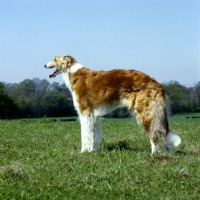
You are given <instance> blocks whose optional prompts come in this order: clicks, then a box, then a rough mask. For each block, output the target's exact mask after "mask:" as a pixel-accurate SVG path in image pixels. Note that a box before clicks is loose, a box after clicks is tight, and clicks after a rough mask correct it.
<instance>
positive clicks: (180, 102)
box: [162, 81, 188, 113]
mask: <svg viewBox="0 0 200 200" xmlns="http://www.w3.org/2000/svg"><path fill="white" fill-rule="evenodd" d="M162 85H163V88H164V90H165V93H166V94H167V95H168V97H169V99H170V102H171V107H172V113H180V112H187V111H188V90H187V88H186V87H185V86H182V85H180V84H179V83H178V82H177V81H170V82H167V83H163V84H162Z"/></svg>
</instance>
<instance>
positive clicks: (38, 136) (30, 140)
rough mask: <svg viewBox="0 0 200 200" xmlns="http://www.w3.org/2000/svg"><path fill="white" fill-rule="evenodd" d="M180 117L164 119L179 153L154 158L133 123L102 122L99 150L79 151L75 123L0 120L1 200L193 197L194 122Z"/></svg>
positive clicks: (196, 179)
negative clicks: (179, 141)
mask: <svg viewBox="0 0 200 200" xmlns="http://www.w3.org/2000/svg"><path fill="white" fill-rule="evenodd" d="M187 116H188V115H179V116H174V117H172V118H171V120H170V121H171V124H170V128H171V130H172V131H174V132H175V133H177V134H178V135H180V136H181V138H182V144H181V145H180V146H179V148H178V149H177V150H175V151H174V152H173V153H171V154H165V153H164V152H163V151H161V153H160V154H158V155H155V156H151V155H150V151H151V149H150V142H149V139H148V137H147V135H145V134H144V133H143V132H142V130H141V129H140V128H139V127H138V126H137V124H136V123H135V121H134V120H133V119H123V120H117V119H116V120H114V119H104V120H102V129H103V140H102V142H101V148H100V150H99V151H96V152H92V153H83V154H81V153H80V148H81V144H80V125H79V123H78V122H77V121H75V122H62V121H58V120H57V121H56V122H54V121H52V120H50V119H32V120H10V121H8V120H3V121H0V199H2V200H4V199H17V200H18V199H84V200H90V199H95V200H97V199H106V200H107V199H109V200H110V199H111V200H112V199H117V200H118V199H133V200H134V199H151V200H152V199H153V200H155V199H159V200H164V199H166V200H169V199H173V200H174V199H200V118H199V119H198V118H191V116H196V115H190V117H189V118H186V117H187ZM197 116H198V115H197ZM161 147H162V146H161ZM161 149H162V148H161Z"/></svg>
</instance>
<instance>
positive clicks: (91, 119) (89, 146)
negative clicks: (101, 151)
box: [80, 114, 101, 152]
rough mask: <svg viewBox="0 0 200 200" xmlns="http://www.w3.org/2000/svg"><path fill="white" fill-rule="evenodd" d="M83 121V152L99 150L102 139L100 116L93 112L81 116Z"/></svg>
mask: <svg viewBox="0 0 200 200" xmlns="http://www.w3.org/2000/svg"><path fill="white" fill-rule="evenodd" d="M80 122H81V143H82V147H81V152H85V151H88V152H91V151H93V150H98V148H99V143H100V140H101V126H100V117H96V116H94V115H92V114H90V115H89V116H80Z"/></svg>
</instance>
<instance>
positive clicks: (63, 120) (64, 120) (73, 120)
mask: <svg viewBox="0 0 200 200" xmlns="http://www.w3.org/2000/svg"><path fill="white" fill-rule="evenodd" d="M60 121H61V122H75V121H76V119H60Z"/></svg>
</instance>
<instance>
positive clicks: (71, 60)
mask: <svg viewBox="0 0 200 200" xmlns="http://www.w3.org/2000/svg"><path fill="white" fill-rule="evenodd" d="M64 61H65V62H66V63H67V65H69V64H70V65H73V64H74V63H75V62H76V60H75V59H74V58H73V57H72V56H65V57H64Z"/></svg>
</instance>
